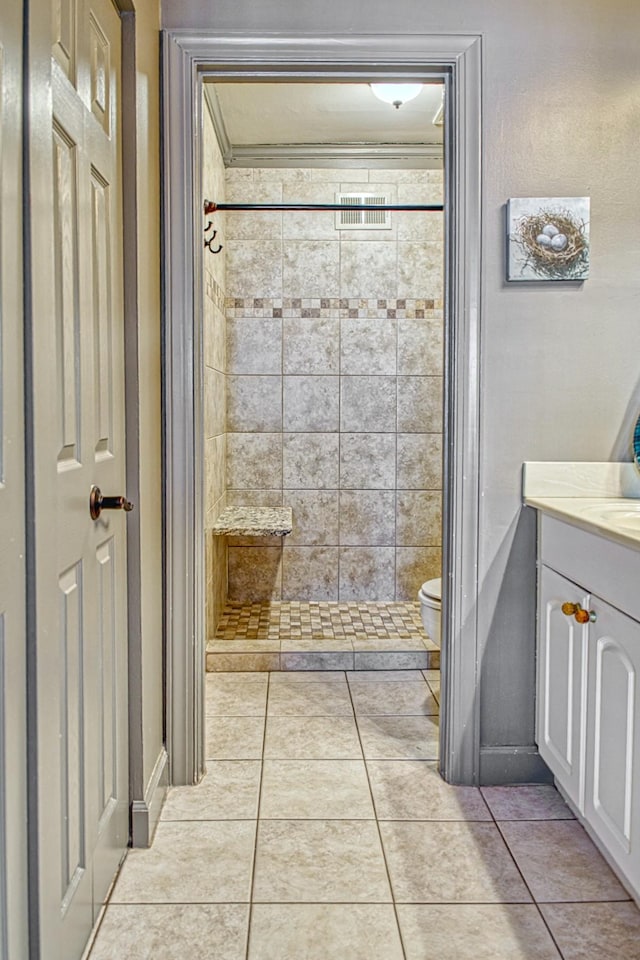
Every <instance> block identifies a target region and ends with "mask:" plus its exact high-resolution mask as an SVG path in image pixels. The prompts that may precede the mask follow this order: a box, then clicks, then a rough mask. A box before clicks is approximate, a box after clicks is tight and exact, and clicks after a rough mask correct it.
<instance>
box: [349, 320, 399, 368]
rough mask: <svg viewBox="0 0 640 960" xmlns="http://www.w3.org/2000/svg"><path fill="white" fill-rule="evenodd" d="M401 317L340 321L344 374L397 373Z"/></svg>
mask: <svg viewBox="0 0 640 960" xmlns="http://www.w3.org/2000/svg"><path fill="white" fill-rule="evenodd" d="M396 340H397V321H396V320H391V319H389V320H380V319H364V320H363V319H352V318H350V317H345V318H344V319H343V320H341V321H340V372H341V373H342V374H395V372H396Z"/></svg>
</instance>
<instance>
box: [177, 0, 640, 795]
mask: <svg viewBox="0 0 640 960" xmlns="http://www.w3.org/2000/svg"><path fill="white" fill-rule="evenodd" d="M163 25H164V26H165V27H167V28H175V27H191V28H198V27H201V28H207V29H215V30H217V31H218V32H225V31H247V32H249V33H252V34H254V35H256V34H257V35H260V34H263V33H277V32H279V31H281V32H283V33H289V34H291V33H296V32H306V33H327V32H330V34H331V35H332V36H339V35H340V34H358V33H360V32H363V31H365V30H366V31H367V32H369V33H382V34H384V33H392V34H402V33H416V32H418V33H446V32H452V33H480V34H482V35H483V37H484V90H483V100H484V150H483V152H484V193H483V209H484V235H483V313H482V377H483V381H482V390H483V393H482V397H483V399H482V436H481V464H482V465H481V485H482V506H481V518H480V522H481V530H480V569H479V577H480V601H479V611H478V613H479V620H480V630H481V636H482V637H483V638H484V643H485V647H484V654H483V661H482V664H481V670H482V684H481V705H482V707H481V709H482V742H483V744H484V745H485V750H484V754H483V755H484V757H485V767H484V777H485V779H492V778H493V777H494V776H496V775H497V774H496V770H497V766H496V764H497V765H499V763H500V751H499V750H495V749H493V748H495V747H498V748H500V747H508V746H510V745H514V746H526V745H528V744H531V743H532V739H533V684H534V623H535V608H534V591H535V568H534V557H535V525H534V523H533V518H532V517H529V516H527V515H526V514H527V511H523V510H522V508H521V506H520V468H521V463H522V461H523V460H610V459H628V458H629V444H628V440H629V434H630V431H631V424H632V421H633V419H634V417H635V415H636V413H637V412H638V410H639V409H640V382H639V374H640V363H639V360H640V350H639V349H638V348H639V347H640V332H639V331H640V326H639V317H638V305H639V304H640V176H639V174H640V164H639V162H638V146H639V145H640V56H639V55H638V54H639V50H638V38H639V37H640V4H638V3H637V0H607V2H606V3H603V2H602V0H564V2H562V3H540V2H539V0H489V2H487V3H484V4H478V2H477V0H449V2H448V3H447V4H446V5H441V4H435V3H425V0H397V2H396V3H395V4H393V5H389V4H388V3H386V2H382V0H370V2H369V3H366V4H365V3H364V2H362V0H327V3H325V4H323V5H319V4H317V3H316V2H315V0H262V2H260V3H259V4H256V3H255V0H217V2H216V3H215V4H213V3H212V2H211V0H164V4H163ZM572 195H573V196H591V211H592V220H591V236H592V267H591V278H590V279H589V280H588V281H586V282H585V283H584V284H582V285H580V284H527V285H525V284H514V285H511V286H509V285H507V284H506V283H505V282H504V259H505V258H504V209H503V207H504V204H505V202H506V200H507V199H508V198H509V197H510V196H572Z"/></svg>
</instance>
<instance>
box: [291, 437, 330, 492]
mask: <svg viewBox="0 0 640 960" xmlns="http://www.w3.org/2000/svg"><path fill="white" fill-rule="evenodd" d="M339 450H340V437H339V434H337V433H285V434H284V436H283V472H284V486H285V487H288V488H306V489H314V490H317V489H322V488H327V487H328V488H331V487H333V488H337V487H338V484H339V467H340V461H339Z"/></svg>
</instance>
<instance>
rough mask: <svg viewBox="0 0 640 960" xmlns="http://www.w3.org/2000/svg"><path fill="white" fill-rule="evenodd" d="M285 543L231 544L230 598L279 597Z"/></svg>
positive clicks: (257, 599)
mask: <svg viewBox="0 0 640 960" xmlns="http://www.w3.org/2000/svg"><path fill="white" fill-rule="evenodd" d="M281 598H282V546H281V545H280V546H277V547H229V599H230V600H252V601H259V600H280V599H281Z"/></svg>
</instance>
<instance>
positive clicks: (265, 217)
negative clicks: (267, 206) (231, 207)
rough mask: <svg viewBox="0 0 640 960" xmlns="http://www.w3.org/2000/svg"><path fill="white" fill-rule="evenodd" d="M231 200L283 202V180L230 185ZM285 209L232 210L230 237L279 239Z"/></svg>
mask: <svg viewBox="0 0 640 960" xmlns="http://www.w3.org/2000/svg"><path fill="white" fill-rule="evenodd" d="M226 199H227V203H282V184H281V183H277V182H273V183H264V182H258V183H257V182H256V181H251V182H250V183H249V182H247V181H244V182H240V183H230V184H229V185H228V186H227V197H226ZM282 216H283V215H282V212H281V211H280V212H275V211H259V210H252V211H250V212H245V211H229V212H228V213H227V242H228V241H229V240H278V239H281V237H282Z"/></svg>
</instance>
